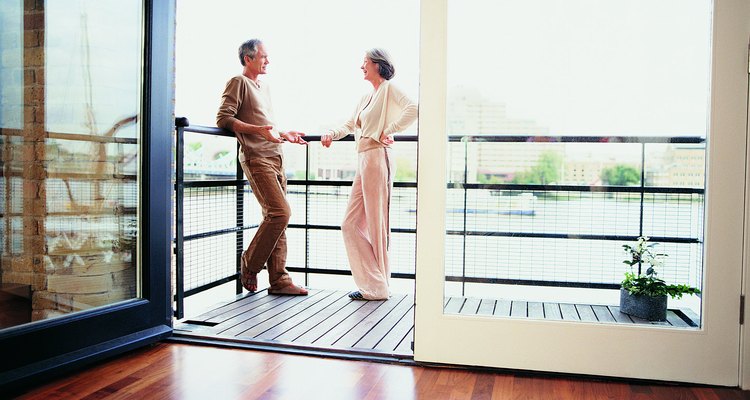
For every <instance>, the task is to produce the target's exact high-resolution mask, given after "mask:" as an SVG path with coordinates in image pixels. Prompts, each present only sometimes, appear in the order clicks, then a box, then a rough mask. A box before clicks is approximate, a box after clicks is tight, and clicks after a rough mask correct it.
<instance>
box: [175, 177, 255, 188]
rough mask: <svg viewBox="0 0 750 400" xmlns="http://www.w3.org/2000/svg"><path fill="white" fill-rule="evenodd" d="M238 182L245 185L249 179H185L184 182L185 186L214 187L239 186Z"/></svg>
mask: <svg viewBox="0 0 750 400" xmlns="http://www.w3.org/2000/svg"><path fill="white" fill-rule="evenodd" d="M238 183H242V184H243V185H246V184H247V180H244V179H242V180H240V179H216V180H208V181H185V182H183V183H182V187H184V188H213V187H229V186H232V187H234V186H237V184H238ZM175 186H177V184H175Z"/></svg>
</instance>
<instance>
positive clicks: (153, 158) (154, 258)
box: [0, 0, 175, 391]
mask: <svg viewBox="0 0 750 400" xmlns="http://www.w3.org/2000/svg"><path fill="white" fill-rule="evenodd" d="M144 21H145V22H144V27H143V28H144V60H145V63H144V73H143V75H144V79H143V83H142V84H143V88H142V93H143V95H142V96H143V99H142V101H143V103H142V104H143V109H142V114H141V115H142V119H141V122H142V126H143V133H142V135H141V147H140V158H141V160H142V163H141V180H140V200H141V203H140V209H141V215H140V221H139V222H140V232H139V234H140V239H141V246H140V249H139V251H140V253H141V257H140V259H141V275H140V278H141V282H142V286H141V288H142V293H141V297H140V298H138V299H135V300H131V301H127V302H123V303H119V304H115V305H112V306H107V307H102V308H99V309H95V310H90V311H83V312H79V313H76V314H71V315H70V316H67V317H60V318H57V319H52V320H48V321H39V322H34V323H30V324H26V325H21V326H18V327H13V328H8V329H5V330H3V331H0V391H3V390H4V389H9V388H14V387H18V386H21V385H28V384H31V383H33V382H38V381H40V380H42V379H49V378H50V377H52V376H55V375H57V374H59V373H62V372H64V371H69V370H70V369H71V368H77V367H80V366H82V365H85V364H88V363H91V362H94V361H98V360H101V359H103V358H106V357H111V356H113V355H116V354H119V353H122V352H125V351H128V350H131V349H134V348H137V347H140V346H144V345H147V344H150V343H153V342H156V341H158V340H161V339H163V338H166V337H168V336H170V335H171V333H172V305H171V299H170V295H171V293H170V292H171V284H170V278H171V276H170V275H171V274H170V266H171V250H172V246H171V226H172V224H171V215H172V212H171V206H172V157H171V156H170V154H171V153H172V132H173V130H174V125H173V124H174V118H173V110H174V107H173V98H174V96H173V94H174V72H173V67H174V22H175V1H174V0H166V1H159V0H144Z"/></svg>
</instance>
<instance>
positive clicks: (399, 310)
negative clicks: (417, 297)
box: [353, 296, 414, 349]
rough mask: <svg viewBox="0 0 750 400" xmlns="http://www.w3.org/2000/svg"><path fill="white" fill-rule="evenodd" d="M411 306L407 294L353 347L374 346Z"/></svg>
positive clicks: (370, 347) (412, 304)
mask: <svg viewBox="0 0 750 400" xmlns="http://www.w3.org/2000/svg"><path fill="white" fill-rule="evenodd" d="M413 306H414V300H413V297H411V296H409V297H408V298H407V299H406V300H404V301H402V302H401V303H399V304H398V305H397V306H396V308H394V309H393V311H392V312H391V313H390V314H388V316H387V317H386V318H384V319H383V320H382V321H380V323H378V324H377V325H375V327H373V328H372V329H371V330H370V331H369V332H367V334H366V335H364V336H363V337H362V338H361V339H360V340H359V341H358V342H357V343H355V344H354V346H353V347H357V348H364V349H372V348H374V347H375V345H376V344H378V342H380V341H381V340H383V338H384V337H385V336H386V335H387V334H388V332H390V331H391V329H393V327H394V326H396V324H397V323H398V322H399V321H401V319H402V318H403V317H404V315H405V314H406V313H407V312H408V311H409V310H410V309H411V308H412V307H413Z"/></svg>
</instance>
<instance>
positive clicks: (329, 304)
mask: <svg viewBox="0 0 750 400" xmlns="http://www.w3.org/2000/svg"><path fill="white" fill-rule="evenodd" d="M444 306H445V308H444V309H445V313H448V314H462V315H484V316H503V317H511V318H534V319H546V320H567V321H584V322H595V323H622V324H649V325H654V324H656V325H665V326H673V327H678V328H692V327H697V326H700V321H699V320H698V317H697V316H696V315H695V314H692V313H691V312H689V311H686V310H670V311H669V313H668V317H667V318H668V321H667V322H649V321H645V320H641V319H638V318H635V317H630V316H628V315H626V314H622V313H620V311H619V309H618V307H615V306H604V305H587V304H565V303H540V302H525V301H511V300H494V299H477V298H464V297H449V298H446V299H445V304H444ZM175 333H176V334H177V335H180V336H188V337H202V338H210V339H212V340H227V341H231V342H242V343H253V344H273V345H280V346H289V347H295V348H304V349H312V350H325V351H337V352H343V353H353V354H363V355H372V356H389V357H395V358H409V357H412V356H413V351H412V346H411V344H412V340H413V337H414V296H413V295H406V294H397V295H393V296H392V297H391V298H390V299H389V300H385V301H356V300H351V299H349V298H348V297H347V292H345V291H333V290H316V289H312V290H310V294H309V295H308V296H276V295H269V294H268V293H267V292H266V291H265V290H264V291H261V292H258V293H255V294H246V295H244V296H240V297H238V298H237V299H236V300H234V301H232V302H230V303H227V304H224V305H221V306H218V307H217V308H215V309H213V310H211V311H209V312H206V313H204V314H201V315H198V316H195V317H191V318H187V319H185V320H182V321H180V322H178V323H177V324H175Z"/></svg>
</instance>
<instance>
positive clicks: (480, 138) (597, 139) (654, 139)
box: [183, 125, 706, 144]
mask: <svg viewBox="0 0 750 400" xmlns="http://www.w3.org/2000/svg"><path fill="white" fill-rule="evenodd" d="M183 129H184V130H185V131H186V132H193V133H203V134H208V135H217V136H228V137H234V134H233V133H232V132H230V131H227V130H224V129H220V128H217V127H209V126H201V125H190V126H187V127H185V128H183ZM320 138H321V135H307V136H305V140H306V141H308V142H316V141H320ZM418 138H419V136H418V135H396V140H397V141H405V142H408V141H417V140H418ZM341 141H354V137H353V135H348V136H346V137H344V138H343V139H341ZM448 141H449V142H464V141H469V142H504V143H602V144H618V143H673V144H701V143H705V142H706V138H704V137H700V136H575V135H565V136H551V135H546V136H539V135H450V136H448Z"/></svg>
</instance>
